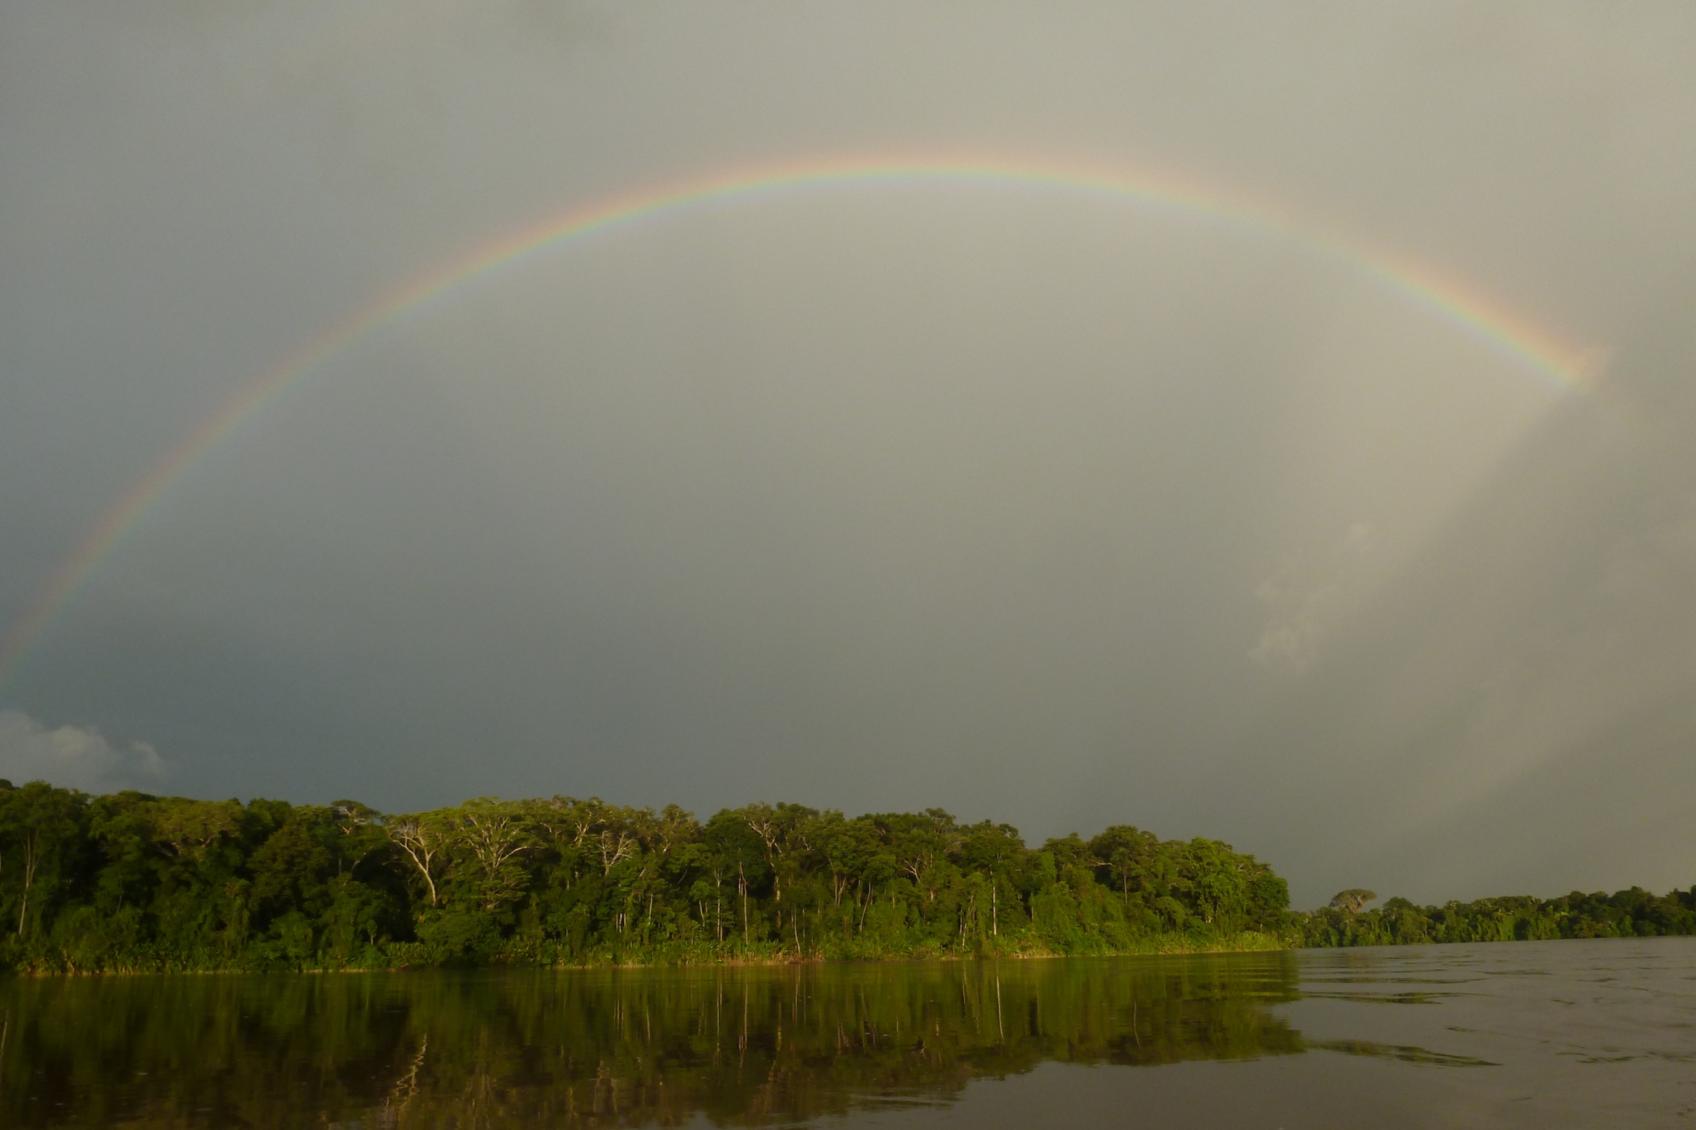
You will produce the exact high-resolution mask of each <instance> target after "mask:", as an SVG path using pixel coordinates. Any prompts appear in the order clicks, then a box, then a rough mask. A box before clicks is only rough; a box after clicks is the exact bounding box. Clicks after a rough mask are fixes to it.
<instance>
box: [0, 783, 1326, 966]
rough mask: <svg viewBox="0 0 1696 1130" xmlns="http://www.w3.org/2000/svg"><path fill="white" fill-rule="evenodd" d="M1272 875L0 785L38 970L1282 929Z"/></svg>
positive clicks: (864, 837) (1016, 844) (12, 901)
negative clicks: (88, 793)
mask: <svg viewBox="0 0 1696 1130" xmlns="http://www.w3.org/2000/svg"><path fill="white" fill-rule="evenodd" d="M1288 904H1289V892H1288V888H1287V886H1286V884H1285V882H1284V880H1283V879H1281V878H1280V877H1278V876H1277V875H1276V874H1274V873H1273V872H1272V870H1271V869H1270V868H1269V867H1267V866H1266V865H1265V864H1263V863H1261V862H1259V861H1258V860H1256V859H1255V858H1254V857H1253V856H1251V855H1245V854H1243V853H1241V852H1237V851H1235V850H1233V849H1232V848H1231V847H1230V846H1229V845H1227V844H1223V843H1220V842H1218V841H1216V840H1208V839H1194V840H1187V841H1173V840H1160V839H1158V838H1157V837H1156V836H1154V835H1152V834H1150V833H1148V832H1144V831H1140V830H1138V829H1136V828H1132V827H1128V826H1123V825H1120V826H1115V827H1111V828H1108V829H1107V830H1106V831H1104V832H1102V833H1101V834H1100V835H1098V836H1095V837H1094V838H1092V839H1089V840H1084V839H1081V838H1080V837H1078V836H1076V835H1072V836H1066V837H1063V838H1058V839H1050V840H1048V841H1047V842H1046V843H1044V844H1042V846H1041V847H1039V848H1036V849H1034V850H1033V849H1031V848H1028V847H1027V846H1026V844H1025V842H1024V840H1023V838H1022V837H1021V836H1020V835H1019V833H1018V831H1017V830H1016V829H1014V828H1012V827H1011V826H1009V825H1006V824H997V823H993V822H990V821H983V822H981V823H976V824H962V823H960V822H958V821H957V820H956V819H955V818H954V817H953V816H951V815H949V814H948V813H946V812H944V811H942V810H940V809H929V810H927V811H925V812H922V813H885V814H877V815H866V816H858V817H846V816H844V815H842V814H841V813H839V812H834V811H819V810H816V809H812V808H807V807H804V806H801V805H795V804H777V805H770V804H751V805H746V806H744V807H741V808H735V809H727V810H725V811H722V812H719V813H717V814H716V815H714V816H713V817H712V818H711V819H709V820H707V821H705V822H704V823H703V822H701V821H699V820H697V819H696V817H695V816H694V815H692V814H691V813H689V812H687V811H685V810H683V809H681V808H679V807H677V806H675V805H671V806H667V807H666V808H665V809H663V810H661V811H659V812H655V811H653V810H651V809H646V808H627V807H622V806H618V805H613V804H607V803H605V802H603V801H600V800H597V799H588V800H580V799H576V798H572V797H564V796H557V797H553V798H551V799H547V800H521V801H503V800H491V799H483V800H472V801H467V802H466V803H464V804H461V805H458V806H456V807H452V808H442V809H436V810H433V811H429V812H419V813H406V814H383V813H379V812H377V811H375V810H373V809H371V808H369V807H367V806H365V805H363V804H359V803H357V802H354V801H339V802H336V803H334V804H330V805H293V804H289V803H286V802H283V801H274V800H253V801H250V802H248V803H246V804H243V803H241V802H239V801H235V800H229V801H203V800H191V799H185V798H181V797H158V796H151V795H147V794H144V793H139V792H123V793H117V794H114V795H109V796H88V795H86V794H84V793H81V792H77V791H75V790H69V789H59V788H54V787H52V786H50V785H47V784H45V783H42V782H32V783H30V784H27V785H23V786H21V787H14V786H13V785H12V784H11V783H10V782H6V781H0V965H3V966H4V967H9V968H15V969H26V970H40V971H83V970H190V969H302V968H328V969H341V968H379V967H397V966H418V965H446V964H456V963H496V962H505V963H526V964H538V965H553V964H579V963H598V962H638V961H641V962H646V961H713V960H735V959H750V960H759V959H775V960H782V959H811V958H858V957H885V956H922V955H944V954H1009V955H1014V954H1035V953H1061V954H1091V953H1116V952H1135V951H1157V950H1164V949H1198V948H1253V947H1262V948H1270V947H1275V946H1280V945H1286V944H1288V943H1289V942H1290V941H1291V940H1293V937H1294V934H1295V931H1296V930H1297V928H1298V920H1297V919H1296V918H1295V917H1293V916H1292V915H1291V914H1290V913H1289V911H1288Z"/></svg>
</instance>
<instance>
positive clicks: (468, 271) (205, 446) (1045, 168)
mask: <svg viewBox="0 0 1696 1130" xmlns="http://www.w3.org/2000/svg"><path fill="white" fill-rule="evenodd" d="M924 183H932V184H941V185H944V186H957V187H960V188H970V187H972V186H975V185H986V184H997V185H1008V184H1012V185H1018V186H1025V187H1031V188H1039V189H1052V190H1056V191H1058V192H1063V193H1070V194H1074V195H1076V194H1090V195H1099V196H1108V197H1112V198H1115V199H1119V200H1122V201H1124V202H1126V203H1128V204H1131V205H1135V206H1139V207H1150V206H1159V207H1162V208H1167V209H1176V210H1179V211H1183V212H1187V213H1191V214H1196V215H1206V216H1218V217H1226V218H1229V219H1233V220H1237V221H1242V222H1247V223H1249V224H1252V225H1253V226H1256V227H1259V228H1264V229H1269V230H1271V231H1274V232H1280V233H1284V234H1287V235H1293V236H1296V237H1298V238H1299V239H1300V240H1301V241H1302V242H1303V243H1304V244H1305V245H1307V246H1308V247H1309V248H1310V249H1311V250H1313V251H1315V252H1317V253H1319V254H1322V255H1325V256H1328V257H1334V258H1338V259H1341V260H1344V261H1347V262H1348V263H1350V264H1352V265H1354V266H1355V268H1356V269H1358V270H1359V271H1361V272H1362V273H1364V274H1365V275H1367V276H1369V277H1371V278H1373V279H1375V280H1377V281H1379V282H1380V283H1382V284H1384V285H1385V286H1387V287H1388V288H1389V289H1390V290H1391V291H1392V292H1395V293H1398V294H1399V295H1401V296H1402V297H1403V298H1405V299H1406V300H1408V301H1410V302H1412V303H1414V304H1416V305H1418V306H1422V307H1424V308H1426V309H1427V310H1429V311H1431V312H1432V313H1434V314H1435V315H1437V316H1438V317H1440V318H1442V319H1444V320H1446V321H1448V322H1450V323H1452V324H1453V325H1455V326H1457V327H1459V328H1461V329H1462V330H1464V331H1466V332H1467V333H1469V334H1471V335H1472V336H1474V337H1475V338H1477V339H1479V340H1480V341H1481V342H1483V343H1485V344H1486V345H1488V346H1490V347H1491V348H1493V349H1495V350H1498V351H1501V352H1503V353H1506V354H1508V355H1510V356H1512V357H1514V358H1516V359H1518V360H1519V361H1520V362H1521V363H1523V364H1524V365H1525V366H1526V367H1527V368H1528V369H1529V370H1531V371H1532V372H1535V373H1538V374H1540V375H1542V377H1544V378H1545V379H1546V380H1547V381H1548V382H1549V383H1551V384H1552V385H1553V386H1554V387H1556V388H1559V389H1576V388H1581V387H1583V382H1584V378H1585V377H1586V376H1587V354H1585V353H1583V352H1581V351H1579V350H1577V349H1575V348H1574V347H1573V346H1571V345H1569V344H1567V343H1565V342H1562V341H1560V340H1559V339H1557V338H1556V337H1555V336H1554V335H1552V334H1550V333H1548V332H1547V331H1545V330H1542V329H1540V328H1539V327H1538V326H1536V325H1534V324H1532V323H1531V322H1529V321H1527V320H1525V319H1524V318H1522V317H1519V316H1516V315H1515V314H1513V313H1512V312H1510V311H1509V310H1508V309H1507V308H1506V307H1504V306H1502V305H1500V304H1498V303H1497V302H1495V301H1493V300H1492V299H1490V298H1489V297H1488V296H1486V295H1485V294H1483V293H1482V292H1480V291H1478V290H1476V289H1474V288H1472V287H1470V286H1468V285H1466V284H1464V283H1463V282H1461V281H1460V280H1458V279H1455V278H1453V277H1449V276H1446V275H1443V274H1440V273H1438V272H1437V271H1435V270H1434V269H1432V268H1431V267H1429V266H1426V265H1424V264H1421V263H1419V262H1416V261H1415V260H1413V259H1411V258H1408V257H1406V256H1403V255H1400V254H1393V253H1391V252H1390V251H1389V250H1388V249H1386V248H1383V247H1377V246H1373V245H1370V244H1368V243H1365V242H1362V241H1359V240H1355V239H1350V238H1345V237H1344V236H1343V235H1341V234H1340V233H1337V232H1334V231H1331V230H1328V229H1326V228H1324V227H1322V226H1319V225H1315V224H1313V223H1310V222H1305V221H1303V220H1301V219H1299V218H1298V217H1296V216H1294V215H1293V214H1291V213H1288V212H1286V211H1285V210H1283V209H1281V208H1279V207H1277V206H1275V205H1273V204H1271V203H1267V202H1262V201H1256V200H1252V199H1249V198H1246V197H1241V196H1235V195H1232V194H1230V193H1227V192H1224V191H1221V190H1219V189H1216V188H1213V187H1210V186H1208V185H1205V184H1202V183H1200V182H1199V181H1195V180H1191V179H1187V178H1185V177H1183V176H1181V175H1176V174H1173V173H1169V172H1158V173H1157V172H1150V171H1140V170H1126V169H1111V168H1104V167H1098V166H1092V165H1088V164H1081V163H1074V162H1052V161H1048V160H1042V159H1034V160H1026V159H1008V158H1006V157H987V158H986V157H981V156H970V155H959V156H946V157H937V156H934V155H932V156H924V157H913V158H903V157H894V158H892V157H866V156H855V157H834V158H824V159H809V160H801V161H791V162H787V163H782V164H773V165H762V166H757V167H751V168H748V167H744V168H737V169H733V170H728V171H723V172H717V173H709V174H706V175H702V176H696V177H690V178H686V179H683V180H678V181H673V182H669V183H666V184H662V185H657V186H651V187H645V188H641V189H637V190H635V191H633V192H626V193H622V194H619V195H615V196H611V197H608V198H605V199H602V200H598V201H593V202H590V203H587V204H584V205H580V206H577V207H573V208H569V209H567V210H566V211H565V212H562V213H559V214H556V215H553V216H550V217H549V218H547V219H544V220H542V221H541V222H540V223H536V224H533V225H531V226H529V227H526V228H524V229H522V230H519V231H517V232H515V233H513V234H511V235H508V236H505V237H503V238H500V239H496V240H494V241H492V242H489V243H485V244H483V245H481V246H478V247H475V248H473V249H471V250H470V251H468V252H466V253H464V254H461V255H459V256H458V257H456V258H453V259H451V260H448V261H447V262H446V263H444V264H443V265H441V266H439V267H436V268H433V269H431V270H429V271H427V272H425V273H424V274H422V275H420V276H418V277H416V278H414V279H412V280H410V281H408V282H406V283H403V284H402V285H400V286H398V287H396V288H395V289H393V290H390V291H388V292H386V293H383V294H381V295H379V296H378V297H377V298H376V299H375V300H374V301H372V302H370V303H368V304H367V305H365V306H363V307H361V308H360V309H358V310H356V311H354V312H353V313H352V314H350V315H349V316H348V317H346V318H345V319H343V320H341V321H340V322H337V323H335V324H333V325H331V326H330V327H329V328H327V329H326V330H325V331H324V332H322V333H320V334H319V335H318V336H317V337H315V338H313V339H312V340H310V341H308V342H307V343H306V344H305V345H303V346H302V347H301V348H300V349H298V350H297V351H295V352H294V353H291V354H290V355H288V356H287V357H284V358H283V359H282V360H281V361H279V362H278V363H277V364H276V365H274V366H272V367H271V368H270V369H268V370H266V371H265V372H263V373H261V374H260V375H259V376H257V377H255V378H253V379H252V380H250V381H248V382H247V383H246V384H245V385H244V386H243V387H242V388H241V389H240V390H238V391H237V392H236V393H235V394H234V395H232V396H231V397H230V398H229V399H228V400H226V401H225V402H224V403H223V404H222V405H221V406H220V407H219V408H218V410H217V411H215V412H213V413H212V414H211V415H210V416H208V417H206V419H204V420H202V421H201V422H200V423H199V424H198V425H197V426H196V427H195V428H194V430H193V431H191V432H190V433H189V434H188V435H187V436H185V437H184V438H183V439H182V441H181V442H179V443H178V444H177V445H176V446H175V447H173V448H171V450H170V451H168V452H166V453H165V455H164V456H163V457H162V458H161V459H159V461H158V462H157V463H155V464H154V465H153V467H152V468H151V469H150V470H149V471H148V472H147V474H146V475H144V476H143V477H142V478H141V479H140V480H139V481H137V482H136V483H135V484H134V485H133V486H131V487H130V488H129V489H128V490H126V491H125V492H124V493H123V494H122V495H121V496H119V497H118V498H117V499H116V500H115V501H114V502H113V503H112V504H111V505H110V506H108V507H107V508H106V510H105V511H104V512H103V513H102V514H101V515H100V518H99V520H98V521H97V522H96V523H95V524H94V525H93V527H92V528H91V529H90V530H89V531H88V533H87V534H85V535H84V537H83V538H82V540H81V541H80V542H79V543H78V544H77V546H76V548H75V550H74V551H73V552H72V553H71V554H70V556H69V557H67V558H66V559H65V560H64V561H63V562H62V563H61V564H60V565H59V566H58V567H57V568H56V569H54V571H53V573H52V574H51V575H50V577H49V578H48V580H47V582H46V583H45V584H44V585H43V586H42V587H41V589H40V590H39V591H38V592H37V593H36V595H35V597H34V599H32V600H31V601H30V603H29V605H28V606H27V607H26V608H25V609H24V611H23V613H22V614H21V615H20V616H19V617H18V618H17V619H16V621H15V622H14V623H13V624H12V626H11V628H10V629H9V630H8V631H7V633H6V635H5V637H4V638H3V639H0V687H4V686H5V685H6V684H7V683H8V682H9V681H10V680H11V678H12V677H13V676H14V675H16V673H17V671H18V669H19V668H20V666H21V665H22V662H23V659H24V657H25V655H26V653H27V652H28V651H29V649H30V647H31V645H32V644H33V643H34V642H35V641H36V640H37V639H38V638H39V637H40V636H41V634H42V633H43V632H44V631H45V630H46V628H47V626H48V625H49V624H50V623H51V622H52V621H53V620H54V618H55V617H56V616H58V615H59V613H60V612H62V611H63V610H64V609H65V608H66V607H67V606H68V605H69V604H70V603H71V602H72V601H73V600H74V599H75V597H76V594H77V592H78V591H79V590H80V589H81V588H82V587H83V585H84V584H85V583H86V582H87V581H88V579H89V577H90V576H92V575H93V574H94V572H95V571H96V570H97V569H98V567H99V565H100V563H101V561H103V560H104V559H105V558H106V557H107V556H108V555H109V554H110V553H111V552H112V549H113V548H114V547H115V546H116V545H117V544H118V542H119V541H120V540H121V539H122V538H123V536H124V534H125V533H126V532H128V531H129V530H130V529H132V528H134V527H135V525H136V524H137V523H138V522H139V521H140V520H141V519H142V517H143V516H144V515H145V514H146V513H147V511H148V509H149V507H151V506H152V504H153V503H154V502H155V501H156V500H157V499H158V498H159V497H160V496H161V495H163V494H165V492H166V491H168V490H169V489H170V487H171V484H172V483H174V482H176V481H177V480H178V479H179V478H181V477H182V475H183V474H184V473H185V472H186V471H187V470H188V469H189V468H190V467H192V466H193V465H194V464H195V463H196V462H198V461H199V460H200V458H201V457H202V456H203V455H205V454H206V453H207V452H208V451H210V450H211V449H212V448H214V447H216V446H217V445H218V444H219V443H220V442H222V441H223V440H224V439H225V438H226V437H227V436H229V435H230V433H231V432H232V431H233V430H234V429H235V428H236V427H237V426H238V425H239V424H241V423H242V422H243V421H244V420H246V419H248V418H249V417H251V416H253V415H254V414H255V413H257V412H259V411H260V410H261V409H262V408H264V407H265V405H266V404H268V403H270V402H271V401H272V400H273V399H275V398H276V397H277V396H278V395H280V394H281V393H282V392H284V391H285V390H286V389H288V388H289V387H290V386H291V385H293V384H294V383H295V382H296V381H299V380H300V379H301V378H303V377H305V376H306V375H308V374H310V373H312V372H313V371H314V370H316V369H318V368H319V367H321V366H322V365H324V363H325V362H326V361H328V360H329V359H330V358H332V357H334V356H336V355H337V354H339V353H341V352H342V351H343V350H345V349H347V348H348V347H349V346H350V345H352V344H353V343H354V342H357V341H359V340H360V339H361V338H363V337H365V336H366V335H368V334H370V333H371V332H372V331H373V330H375V329H377V328H379V327H381V326H383V325H385V324H386V323H389V322H390V321H392V320H393V319H395V318H397V317H398V316H400V315H402V314H404V313H405V312H407V311H409V310H412V309H414V308H415V307H417V306H419V305H420V304H422V303H425V302H427V301H428V300H430V299H433V298H437V297H439V296H442V295H444V294H446V293H447V292H449V291H452V290H454V289H456V288H458V287H460V286H463V285H465V284H467V283H470V282H472V281H474V280H476V279H478V278H481V277H483V276H485V275H487V274H489V273H490V272H492V271H495V270H498V269H499V268H501V267H504V266H506V265H508V264H511V263H514V262H516V261H518V260H521V259H523V258H525V257H526V256H529V255H533V254H535V253H537V252H540V251H542V250H544V249H547V248H551V247H556V246H558V245H560V244H562V243H564V242H566V241H568V240H571V239H573V238H575V237H578V236H582V235H587V234H589V233H591V232H597V231H602V230H605V229H607V228H610V227H613V226H614V225H618V224H624V223H631V222H634V221H637V220H640V219H643V218H645V217H650V216H658V215H661V214H664V213H670V212H675V211H678V210H681V209H685V208H688V207H690V206H694V205H703V204H708V203H711V202H717V201H730V200H734V199H736V198H738V197H744V198H746V197H755V196H758V195H760V194H763V193H770V192H773V191H785V190H797V189H802V188H807V187H813V186H817V187H825V186H855V185H866V186H873V187H876V186H886V187H901V186H911V185H914V184H924Z"/></svg>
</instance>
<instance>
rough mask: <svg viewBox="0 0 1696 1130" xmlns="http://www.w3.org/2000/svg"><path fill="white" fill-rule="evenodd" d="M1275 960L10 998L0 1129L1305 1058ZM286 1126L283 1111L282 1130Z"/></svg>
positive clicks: (667, 1108) (782, 1094) (765, 1098)
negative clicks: (1052, 1067)
mask: <svg viewBox="0 0 1696 1130" xmlns="http://www.w3.org/2000/svg"><path fill="white" fill-rule="evenodd" d="M1294 995H1295V959H1294V958H1293V956H1291V955H1289V954H1282V953H1268V954H1253V955H1232V956H1206V957H1194V958H1157V959H1154V958H1151V959H1134V958H1132V959H1100V960H1071V961H1037V962H1001V963H992V962H983V963H977V962H957V963H942V964H922V965H921V964H915V965H898V964H897V965H891V964H876V965H864V966H852V965H850V966H840V965H831V966H800V967H780V968H753V969H747V970H739V969H726V968H722V967H718V968H708V969H700V970H635V971H598V972H567V973H553V972H544V971H533V970H521V971H516V970H515V971H487V970H484V971H474V972H464V973H456V972H431V973H419V974H362V975H341V976H336V975H330V976H316V977H315V976H287V977H283V976H265V977H245V976H198V977H131V978H113V979H105V980H99V979H69V980H64V979H48V980H40V981H36V980H17V981H13V982H11V983H9V984H6V985H4V986H0V1010H3V1011H0V1025H3V1026H4V1030H5V1031H6V1033H8V1035H7V1036H6V1037H4V1042H3V1043H0V1124H5V1125H45V1124H69V1125H106V1124H109V1123H112V1122H116V1121H124V1120H139V1123H140V1124H142V1125H149V1124H152V1125H165V1124H167V1123H168V1124H170V1125H182V1124H184V1123H185V1122H187V1123H191V1124H192V1123H203V1124H206V1125H228V1124H242V1123H245V1124H250V1125H271V1124H276V1123H278V1122H279V1121H290V1120H297V1121H304V1122H324V1121H329V1122H336V1121H348V1120H352V1121H353V1122H354V1123H355V1124H359V1125H367V1126H369V1125H388V1126H404V1125H420V1126H422V1125H442V1124H455V1125H486V1124H495V1123H505V1122H508V1121H514V1122H516V1121H526V1122H532V1123H535V1122H542V1123H555V1124H571V1123H581V1124H589V1125H593V1124H612V1125H636V1124H643V1123H649V1122H657V1123H661V1124H673V1123H679V1122H682V1121H685V1120H687V1119H688V1118H689V1117H690V1116H691V1115H692V1114H693V1113H694V1112H696V1111H700V1112H704V1113H705V1114H706V1115H708V1116H709V1117H710V1118H712V1119H713V1120H714V1121H717V1122H723V1123H758V1122H762V1121H765V1120H767V1119H772V1120H788V1119H795V1118H807V1117H811V1116H815V1115H819V1114H825V1113H830V1112H840V1111H845V1110H848V1109H850V1108H852V1107H854V1106H855V1105H857V1104H859V1103H862V1102H868V1101H883V1100H886V1099H887V1098H889V1097H890V1096H911V1097H914V1098H937V1097H947V1096H950V1095H953V1094H955V1093H957V1092H958V1091H959V1090H960V1088H962V1087H963V1086H964V1085H965V1083H966V1082H967V1080H969V1079H971V1078H973V1077H976V1076H992V1077H993V1076H999V1075H1006V1074H1010V1073H1016V1072H1021V1071H1025V1070H1028V1069H1029V1068H1031V1067H1033V1066H1034V1065H1036V1064H1037V1063H1039V1062H1041V1061H1042V1060H1045V1059H1055V1060H1064V1061H1072V1062H1083V1063H1120V1064H1158V1063H1171V1062H1175V1061H1178V1060H1186V1059H1221V1058H1243V1057H1249V1056H1259V1055H1266V1054H1274V1053H1287V1052H1296V1051H1300V1050H1301V1041H1300V1039H1299V1037H1298V1036H1297V1034H1296V1033H1295V1032H1293V1031H1291V1030H1290V1029H1289V1028H1288V1027H1287V1026H1286V1025H1285V1024H1284V1022H1283V1021H1281V1020H1279V1019H1278V1018H1276V1017H1275V1016H1273V1015H1271V1014H1270V1012H1269V1011H1268V1010H1267V1008H1266V1007H1265V1006H1266V1005H1268V1004H1270V1003H1272V1002H1276V1001H1282V1000H1289V999H1292V998H1293V997H1294ZM284 1112H287V1113H286V1115H285V1114H284Z"/></svg>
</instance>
